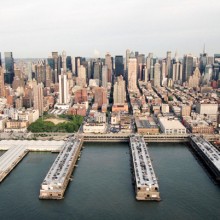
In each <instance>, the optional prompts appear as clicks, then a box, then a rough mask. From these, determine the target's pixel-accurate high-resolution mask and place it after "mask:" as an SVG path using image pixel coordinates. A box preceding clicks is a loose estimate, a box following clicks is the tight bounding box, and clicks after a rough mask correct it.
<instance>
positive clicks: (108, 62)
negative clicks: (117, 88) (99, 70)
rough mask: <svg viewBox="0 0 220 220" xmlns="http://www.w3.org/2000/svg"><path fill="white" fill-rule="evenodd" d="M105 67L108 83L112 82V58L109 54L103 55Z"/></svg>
mask: <svg viewBox="0 0 220 220" xmlns="http://www.w3.org/2000/svg"><path fill="white" fill-rule="evenodd" d="M105 65H106V66H107V67H108V76H107V79H108V82H112V58H111V55H110V53H107V54H106V55H105Z"/></svg>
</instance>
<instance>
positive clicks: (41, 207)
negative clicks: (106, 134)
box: [0, 143, 220, 220]
mask: <svg viewBox="0 0 220 220" xmlns="http://www.w3.org/2000/svg"><path fill="white" fill-rule="evenodd" d="M85 147H86V148H85V149H84V150H83V153H82V157H81V160H80V161H79V166H78V168H76V170H75V172H74V180H73V181H72V182H71V183H70V185H69V187H68V189H67V191H66V193H65V199H64V200H61V201H43V200H39V199H38V195H39V189H40V184H41V182H42V181H43V179H44V177H45V175H46V173H47V171H48V170H49V168H50V166H51V164H52V163H53V161H54V159H55V157H56V156H57V155H56V154H51V153H29V154H28V155H27V156H26V157H25V158H24V160H23V161H22V162H21V163H20V164H19V165H18V166H17V167H16V169H15V170H14V171H13V172H12V173H11V174H10V175H9V176H8V177H7V178H6V179H5V180H4V182H3V183H1V184H0V219H1V220H4V219H31V220H35V219H41V220H44V219H53V220H54V219H65V220H66V219H74V220H75V219H94V220H99V219H100V220H105V219H111V220H112V219H113V220H114V219H116V220H120V219H126V220H130V219H131V220H136V219H150V220H151V219H156V220H157V219H170V220H171V219H172V220H173V219H178V220H182V219H184V220H186V219H187V220H191V219H193V220H197V219H198V220H200V219H206V220H207V219H208V220H209V219H213V220H214V219H220V205H219V201H220V188H219V186H216V185H215V184H214V183H213V182H212V180H211V179H210V178H209V176H208V175H207V173H206V172H205V171H204V169H203V168H202V167H201V165H200V164H199V163H198V161H197V160H195V158H194V156H193V155H192V153H191V152H190V151H189V150H188V148H187V147H185V146H184V145H182V144H149V151H150V154H151V157H152V159H153V165H154V169H155V172H156V175H157V177H158V178H159V185H160V192H161V198H162V201H161V202H137V201H136V200H135V194H134V190H133V186H132V184H131V173H130V161H129V160H130V156H129V148H128V145H127V144H118V143H117V144H104V146H103V145H102V144H86V145H85ZM0 154H1V152H0Z"/></svg>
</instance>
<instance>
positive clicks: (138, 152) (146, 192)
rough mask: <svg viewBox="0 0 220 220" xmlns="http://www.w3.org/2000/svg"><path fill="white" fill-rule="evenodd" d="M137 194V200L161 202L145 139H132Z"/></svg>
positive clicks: (132, 137)
mask: <svg viewBox="0 0 220 220" xmlns="http://www.w3.org/2000/svg"><path fill="white" fill-rule="evenodd" d="M130 148H131V155H132V162H133V173H134V181H135V192H136V199H137V200H156V201H160V193H159V185H158V182H157V178H156V175H155V173H154V169H153V165H152V162H151V159H150V155H149V152H148V149H147V146H146V144H145V141H144V139H143V137H141V136H140V135H133V136H131V137H130Z"/></svg>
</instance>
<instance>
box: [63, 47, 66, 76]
mask: <svg viewBox="0 0 220 220" xmlns="http://www.w3.org/2000/svg"><path fill="white" fill-rule="evenodd" d="M62 68H63V72H64V73H66V51H63V52H62Z"/></svg>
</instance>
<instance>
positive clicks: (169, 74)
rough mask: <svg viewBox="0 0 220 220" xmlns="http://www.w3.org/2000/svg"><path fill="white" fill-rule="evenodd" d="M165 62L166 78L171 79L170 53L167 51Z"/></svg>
mask: <svg viewBox="0 0 220 220" xmlns="http://www.w3.org/2000/svg"><path fill="white" fill-rule="evenodd" d="M166 62H167V65H166V67H167V76H168V78H169V79H170V78H172V68H171V67H172V66H171V51H167V58H166Z"/></svg>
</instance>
